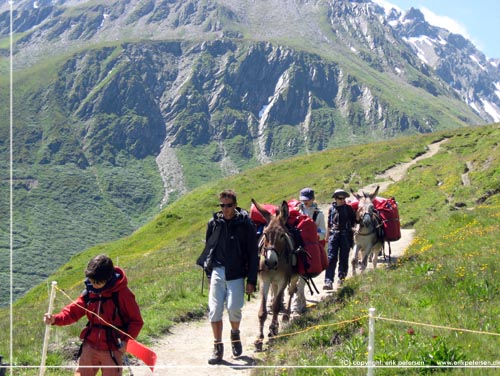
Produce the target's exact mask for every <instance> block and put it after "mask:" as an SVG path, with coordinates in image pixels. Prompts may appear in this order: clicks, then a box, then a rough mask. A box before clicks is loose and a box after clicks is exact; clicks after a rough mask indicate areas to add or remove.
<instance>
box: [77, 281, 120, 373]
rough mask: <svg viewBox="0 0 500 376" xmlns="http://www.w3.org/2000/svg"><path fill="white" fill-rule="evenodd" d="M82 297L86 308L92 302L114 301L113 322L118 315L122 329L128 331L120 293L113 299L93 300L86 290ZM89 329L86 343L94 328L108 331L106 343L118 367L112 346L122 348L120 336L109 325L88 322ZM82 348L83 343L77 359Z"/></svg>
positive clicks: (101, 298) (116, 292)
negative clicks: (119, 297) (119, 296)
mask: <svg viewBox="0 0 500 376" xmlns="http://www.w3.org/2000/svg"><path fill="white" fill-rule="evenodd" d="M82 296H83V301H84V302H85V307H87V306H88V304H89V302H91V301H105V300H108V299H112V300H113V304H114V306H115V309H114V312H113V320H115V319H116V315H118V316H119V317H120V320H121V322H122V327H120V329H123V330H125V331H126V330H127V327H128V324H127V323H126V322H125V318H124V316H123V313H122V312H121V310H120V302H119V299H118V291H113V292H112V293H111V297H110V298H109V297H99V298H91V297H90V294H89V290H88V289H85V290H83V292H82ZM87 327H88V330H87V332H86V333H85V336H84V338H83V341H85V339H86V338H87V337H88V335H89V334H90V331H91V330H92V327H95V328H102V329H105V330H106V342H107V343H108V346H109V352H110V354H111V358H112V359H113V361H114V362H115V363H116V365H118V362H117V360H116V358H115V356H114V352H113V350H112V348H111V345H112V344H113V343H115V344H116V345H117V346H118V347H120V346H121V343H122V342H121V339H120V338H119V337H118V336H116V334H115V330H114V329H113V328H112V327H110V326H108V325H99V324H94V325H92V324H90V321H88V322H87ZM82 348H83V342H82V344H81V345H80V349H79V350H78V354H77V358H79V357H80V355H81V354H82Z"/></svg>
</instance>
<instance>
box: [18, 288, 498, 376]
mask: <svg viewBox="0 0 500 376" xmlns="http://www.w3.org/2000/svg"><path fill="white" fill-rule="evenodd" d="M56 290H57V291H59V292H61V293H62V295H64V296H65V297H66V298H67V299H68V300H70V301H71V302H72V303H73V304H76V305H78V306H79V307H80V308H82V309H83V310H85V312H87V313H89V314H91V315H95V316H97V317H98V318H99V319H100V320H102V321H103V322H104V323H105V324H106V325H108V326H110V327H112V328H113V329H115V330H116V331H118V332H120V333H122V334H123V335H125V336H127V337H129V338H130V339H131V340H133V338H132V337H131V336H130V335H129V334H128V333H126V332H124V331H122V330H120V329H119V328H117V327H115V326H113V325H112V324H111V323H108V322H107V321H105V320H104V319H102V317H100V316H99V315H98V314H97V313H95V312H92V311H90V310H88V309H87V308H86V307H84V306H82V305H80V304H78V303H77V300H76V299H72V298H71V297H70V296H69V295H68V294H67V293H66V292H65V291H64V290H62V289H60V288H59V287H58V286H57V282H55V281H54V282H52V290H51V292H50V299H49V312H51V311H52V308H53V302H54V299H55V293H56ZM368 312H369V313H368V315H362V316H359V317H356V318H353V319H350V320H344V321H339V322H335V323H330V324H318V325H312V326H309V327H306V328H304V329H301V330H297V331H293V332H288V333H281V334H278V335H276V336H274V337H273V339H278V338H284V337H290V336H294V335H299V334H303V333H306V332H309V331H312V330H321V329H323V328H327V327H334V326H344V325H348V324H352V323H355V322H359V321H364V320H366V319H368V326H369V328H368V356H367V361H366V362H363V364H358V365H356V364H355V365H354V367H356V368H366V369H367V372H368V373H367V375H368V376H372V375H373V372H374V369H376V368H386V367H387V366H384V365H381V364H380V363H378V362H376V361H374V354H375V324H376V321H377V320H380V321H387V322H393V323H399V324H405V325H413V326H422V327H428V328H432V329H440V330H449V331H455V332H464V333H473V334H479V335H489V336H496V337H500V333H496V332H488V331H481V330H472V329H466V328H457V327H450V326H445V325H436V324H429V323H423V322H417V321H409V320H402V319H393V318H388V317H383V316H380V315H379V316H376V315H375V313H376V309H375V308H370V309H369V310H368ZM49 328H50V325H48V326H47V328H46V332H45V338H44V344H43V350H42V362H41V365H40V366H39V367H40V374H39V375H40V376H43V375H44V372H45V369H46V368H48V367H46V366H45V360H46V352H47V348H48V339H49ZM155 361H156V359H155ZM462 363H463V365H460V364H459V365H444V366H439V365H438V366H434V365H433V366H429V367H433V368H440V367H444V368H453V367H455V368H463V367H465V366H466V365H467V364H469V366H474V367H486V368H500V360H496V361H481V362H479V361H477V362H472V361H463V362H462ZM347 366H349V367H352V366H353V365H352V364H349V365H346V364H344V365H340V366H333V365H332V366H329V367H326V368H339V367H340V368H343V367H347ZM154 367H156V368H165V367H167V368H168V367H169V366H168V365H156V366H154ZM247 367H248V366H247ZM262 367H264V368H269V367H267V366H258V367H256V368H262ZM288 367H289V366H287V368H288ZM9 368H10V367H9ZM50 368H52V367H50ZM55 368H58V367H55ZM64 368H67V366H64ZM291 368H296V367H293V366H292V367H291ZM314 368H316V367H314ZM319 368H325V367H319ZM404 368H426V366H421V365H420V366H414V367H411V366H410V365H409V366H408V367H404ZM151 370H152V371H153V367H151Z"/></svg>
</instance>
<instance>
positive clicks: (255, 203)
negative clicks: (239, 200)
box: [252, 198, 271, 223]
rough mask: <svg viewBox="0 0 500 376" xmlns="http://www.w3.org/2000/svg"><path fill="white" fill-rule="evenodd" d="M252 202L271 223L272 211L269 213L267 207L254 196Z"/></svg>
mask: <svg viewBox="0 0 500 376" xmlns="http://www.w3.org/2000/svg"><path fill="white" fill-rule="evenodd" d="M252 204H254V206H255V208H256V209H257V210H258V211H259V213H260V214H262V216H263V217H264V219H265V220H266V223H269V222H270V221H271V213H269V212H268V211H267V210H266V208H264V207H263V206H262V205H261V204H259V203H258V202H257V201H255V200H254V199H253V198H252Z"/></svg>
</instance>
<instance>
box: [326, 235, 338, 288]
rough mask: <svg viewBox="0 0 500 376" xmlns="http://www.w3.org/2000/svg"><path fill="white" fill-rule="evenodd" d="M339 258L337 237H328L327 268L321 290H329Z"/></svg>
mask: <svg viewBox="0 0 500 376" xmlns="http://www.w3.org/2000/svg"><path fill="white" fill-rule="evenodd" d="M338 258H339V244H338V235H330V237H329V238H328V268H327V269H326V271H325V286H324V287H323V289H328V290H331V288H332V283H333V279H334V275H335V269H336V268H337V260H338Z"/></svg>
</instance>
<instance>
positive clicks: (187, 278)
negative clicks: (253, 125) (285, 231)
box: [0, 125, 500, 372]
mask: <svg viewBox="0 0 500 376" xmlns="http://www.w3.org/2000/svg"><path fill="white" fill-rule="evenodd" d="M498 130H499V127H498V125H492V126H488V127H480V128H467V129H461V130H458V131H448V132H446V133H437V134H430V135H425V136H418V137H411V138H404V139H399V140H393V141H390V142H382V143H376V144H370V145H369V147H368V146H367V145H360V146H354V147H349V148H345V149H337V150H329V151H325V152H321V153H317V154H313V155H309V156H305V157H297V158H293V159H290V160H287V161H282V162H277V163H273V164H270V165H267V166H263V167H258V168H255V169H253V170H250V171H248V172H246V173H243V174H240V175H237V176H234V177H231V178H228V179H224V180H221V181H218V182H217V183H210V184H208V185H205V186H203V187H200V188H198V189H196V190H195V191H193V192H191V193H190V194H188V195H186V196H184V197H182V198H181V199H179V200H178V201H177V202H175V203H173V204H172V205H170V206H169V207H167V208H166V209H165V210H163V211H162V212H161V213H160V214H159V215H158V216H157V217H156V218H155V219H154V220H153V221H151V222H149V223H148V224H147V225H145V226H144V227H142V228H140V229H139V230H138V231H136V232H135V233H134V234H132V235H131V236H129V237H127V238H123V239H121V240H119V241H116V242H113V243H109V244H102V245H99V246H97V247H94V248H91V249H88V250H86V251H84V252H82V253H81V254H79V255H75V256H73V257H72V258H71V260H70V261H69V262H68V263H67V264H66V265H64V266H63V267H62V268H60V269H59V270H58V271H57V272H56V273H54V275H53V276H51V277H50V278H49V279H48V281H47V284H42V285H39V286H36V287H34V288H33V289H32V290H31V291H30V292H29V293H28V294H27V295H26V296H25V297H23V298H22V299H21V300H19V301H18V302H16V303H15V304H14V306H13V312H14V317H15V319H14V327H13V332H14V343H13V348H14V360H15V363H16V364H18V365H21V364H30V365H36V364H38V363H39V356H40V355H39V354H40V350H41V347H42V343H41V338H43V331H44V326H43V324H42V323H41V316H42V314H43V312H44V311H45V310H46V307H47V304H48V292H49V291H48V285H49V282H50V281H51V280H56V281H57V282H58V285H59V287H60V288H61V289H62V290H64V291H65V294H67V295H68V297H66V296H64V294H63V293H62V292H58V294H57V298H56V302H55V305H54V307H55V308H54V309H55V310H59V309H60V308H61V307H62V306H64V305H65V304H67V303H68V302H69V297H71V298H75V297H76V296H77V295H78V294H79V292H80V291H81V289H82V279H83V269H84V267H85V265H86V262H87V261H88V259H89V258H90V257H91V256H92V255H95V254H97V253H101V252H104V253H106V254H108V255H110V256H111V257H112V258H113V259H114V260H115V261H116V263H117V264H118V265H120V266H122V267H124V268H125V270H126V271H127V274H128V276H129V279H130V285H131V288H132V289H133V290H134V291H135V293H136V295H137V298H138V301H139V304H140V305H141V308H142V311H143V315H144V319H145V322H146V325H145V327H144V329H143V331H142V333H141V335H140V338H139V339H140V340H141V341H143V342H145V343H147V342H148V341H149V340H150V339H151V338H152V337H154V336H158V335H160V334H162V333H164V332H165V331H166V330H168V328H169V327H170V326H171V325H172V324H173V323H174V322H175V321H177V320H184V319H189V318H192V317H199V316H201V315H203V314H204V312H205V307H206V292H205V294H204V295H202V294H201V293H200V288H201V285H200V277H201V273H200V269H199V268H198V267H196V266H195V265H194V260H195V259H196V257H197V255H198V254H199V252H200V251H201V249H202V246H203V238H204V229H205V225H206V222H207V220H208V219H209V217H210V215H211V213H212V211H214V210H215V209H216V204H217V202H218V201H217V198H216V193H217V192H218V191H219V190H221V189H222V188H225V187H232V188H234V189H236V191H237V192H238V194H239V201H240V204H241V206H243V207H248V206H249V202H250V198H251V197H254V198H256V199H257V200H259V201H261V202H280V201H281V200H282V199H288V198H291V197H295V196H296V193H297V192H298V191H299V189H300V188H302V186H303V184H304V181H307V182H308V183H307V184H308V185H311V186H313V187H315V188H316V190H317V192H318V199H319V201H320V202H327V201H329V197H330V194H331V192H332V191H333V190H334V189H335V188H336V187H339V186H343V187H352V188H354V189H357V188H358V187H360V186H363V185H366V184H368V183H371V182H373V176H374V175H375V174H377V173H379V172H381V171H383V170H385V169H387V168H388V167H390V166H391V165H394V164H395V163H397V162H398V161H407V160H410V159H411V158H413V157H415V156H416V155H418V154H420V153H422V152H423V151H424V150H425V145H427V144H429V143H431V142H434V141H436V140H439V139H442V138H443V137H450V140H449V141H448V142H447V143H446V144H445V145H444V149H445V151H444V152H441V153H439V154H438V155H437V156H435V157H433V158H432V159H429V160H426V161H424V162H422V163H420V164H419V165H418V167H414V168H413V169H411V170H410V172H409V174H408V177H407V178H406V179H405V180H404V181H402V182H401V183H397V184H395V185H393V186H392V187H391V188H390V191H389V192H387V194H393V195H395V196H396V197H397V199H398V201H399V203H400V208H401V218H402V224H403V226H408V225H409V224H411V226H412V227H415V228H416V229H417V234H418V236H417V239H416V240H415V242H414V243H413V245H412V247H411V249H410V250H409V253H408V256H407V257H405V258H404V260H401V262H400V263H398V265H397V267H395V268H394V270H392V271H391V272H390V273H388V272H378V273H373V274H372V275H366V276H363V277H362V278H359V279H356V280H353V281H352V282H350V283H349V285H348V286H346V288H345V289H344V290H343V293H342V297H339V299H338V300H337V301H333V300H332V301H330V302H325V304H324V308H325V309H321V310H317V311H314V312H313V313H311V314H310V315H308V316H305V317H304V319H303V320H301V323H302V325H307V326H310V325H312V323H314V324H317V323H318V322H319V323H330V324H331V323H332V322H338V321H343V320H347V319H353V318H356V317H360V316H363V315H365V314H366V310H367V309H368V308H369V307H370V306H376V307H377V309H378V312H379V313H380V314H382V315H383V316H385V317H389V318H399V319H404V320H414V321H419V322H430V323H436V324H439V325H447V326H453V327H462V328H469V329H476V330H488V331H494V332H495V331H496V332H498V331H499V330H498V329H499V328H498V325H499V324H498V322H500V321H499V320H498V318H499V317H498V315H499V311H498V304H497V302H498V295H499V290H498V285H499V283H498V282H499V276H498V274H497V269H496V266H495V265H496V264H495V262H496V257H495V256H496V254H497V253H498V249H496V248H495V247H497V244H498V243H499V242H498V230H499V228H498V227H499V225H498V215H499V210H498V208H499V201H500V200H499V198H498V191H499V190H500V186H499V184H500V183H499V181H500V176H499V175H500V170H499V168H498V166H499V165H500V163H499V158H500V151H499V149H498V142H499V141H500V140H499V139H500V133H499V132H498ZM466 162H471V163H472V164H473V168H472V170H471V172H470V178H471V184H472V185H471V186H470V187H464V186H462V185H461V183H460V175H461V174H462V173H463V172H464V166H465V163H466ZM487 191H496V192H497V194H496V195H494V196H492V197H491V198H490V199H488V200H486V201H485V202H484V203H483V204H482V205H477V204H475V202H474V200H475V199H476V198H477V197H479V196H482V195H484V194H485V193H486V192H487ZM458 202H462V203H465V204H466V208H463V209H458V210H452V209H451V208H452V206H453V205H454V204H456V203H458ZM374 280H376V283H374ZM455 299H457V300H455ZM455 301H458V302H459V303H458V304H456V303H455ZM469 307H470V309H468V308H469ZM0 318H1V319H0V320H1V321H0V354H2V355H4V356H6V357H7V356H8V353H9V350H8V345H9V337H8V334H9V320H8V319H9V315H8V312H7V310H5V309H3V310H1V311H0ZM365 321H366V320H365ZM365 321H360V322H359V323H354V324H350V325H344V326H341V327H340V328H339V327H337V326H330V327H325V328H323V329H317V330H312V331H309V332H308V333H306V334H303V335H297V336H292V337H290V338H291V339H290V340H291V341H292V342H293V343H297V346H299V347H298V348H299V349H300V351H296V352H293V351H290V344H286V343H285V344H284V347H283V349H281V347H280V346H277V348H276V350H275V351H273V352H272V355H271V357H270V359H269V361H270V362H271V364H280V363H283V364H285V363H286V364H313V365H314V364H318V365H321V364H340V362H341V361H343V360H344V359H345V358H348V359H353V360H356V359H361V360H364V359H365V358H366V330H365V331H363V330H361V329H360V328H361V327H365V328H366V325H365V324H366V322H365ZM83 324H84V323H83V322H82V323H81V324H77V325H73V326H71V327H66V328H57V329H55V330H54V332H55V334H53V337H52V338H54V340H53V342H55V343H56V344H65V343H66V342H67V341H68V338H70V339H73V340H74V338H75V337H76V336H77V335H78V333H79V331H80V329H81V326H82V325H83ZM295 329H297V328H295ZM292 330H294V329H292ZM406 330H407V327H406V326H403V327H401V325H394V324H391V323H383V324H381V325H379V326H378V327H377V341H378V342H377V345H376V346H377V351H378V352H377V356H380V357H384V358H387V359H393V358H395V359H401V358H402V357H403V356H404V354H402V353H401V352H403V351H404V349H406V348H408V346H406V345H405V344H404V345H405V346H402V345H403V344H402V341H407V340H408V339H407V337H406V334H405V333H406ZM415 331H416V332H417V335H418V336H414V337H411V338H410V340H413V339H418V341H417V342H418V343H417V345H415V346H414V347H415V350H414V351H413V350H412V351H413V352H411V351H410V350H408V354H410V355H408V354H407V356H408V357H410V358H412V356H413V355H414V354H415V356H420V355H422V354H425V353H429V352H430V351H432V350H433V349H434V348H433V347H432V346H434V347H436V346H437V347H439V346H438V345H436V344H435V343H433V342H432V336H433V335H438V336H439V338H441V337H442V338H443V341H444V346H445V347H446V346H447V347H446V348H445V349H444V350H443V349H442V348H438V349H437V350H442V352H444V353H446V351H445V350H446V349H450V348H451V349H452V350H453V351H451V353H452V354H454V353H455V352H456V353H459V354H464V357H465V358H466V359H469V360H473V359H492V358H493V359H494V354H496V353H495V352H494V351H495V349H496V348H498V338H495V337H493V336H472V335H468V334H464V333H456V332H451V333H450V332H447V331H439V332H438V333H437V334H435V332H433V331H431V330H429V329H426V328H422V329H421V328H418V329H417V328H415ZM54 332H53V333H54ZM335 334H338V335H339V336H338V337H337V338H339V341H340V342H339V344H338V345H337V344H334V343H332V338H334V337H335ZM335 343H337V342H335ZM436 343H437V342H436ZM318 347H319V348H318ZM434 350H435V349H434ZM285 351H286V357H285V356H284V354H285ZM61 359H62V355H61V354H60V353H59V352H51V353H50V355H49V359H48V363H49V364H57V363H59V362H60V361H61ZM285 359H286V361H285ZM297 372H299V371H297ZM303 372H306V371H305V370H303Z"/></svg>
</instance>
